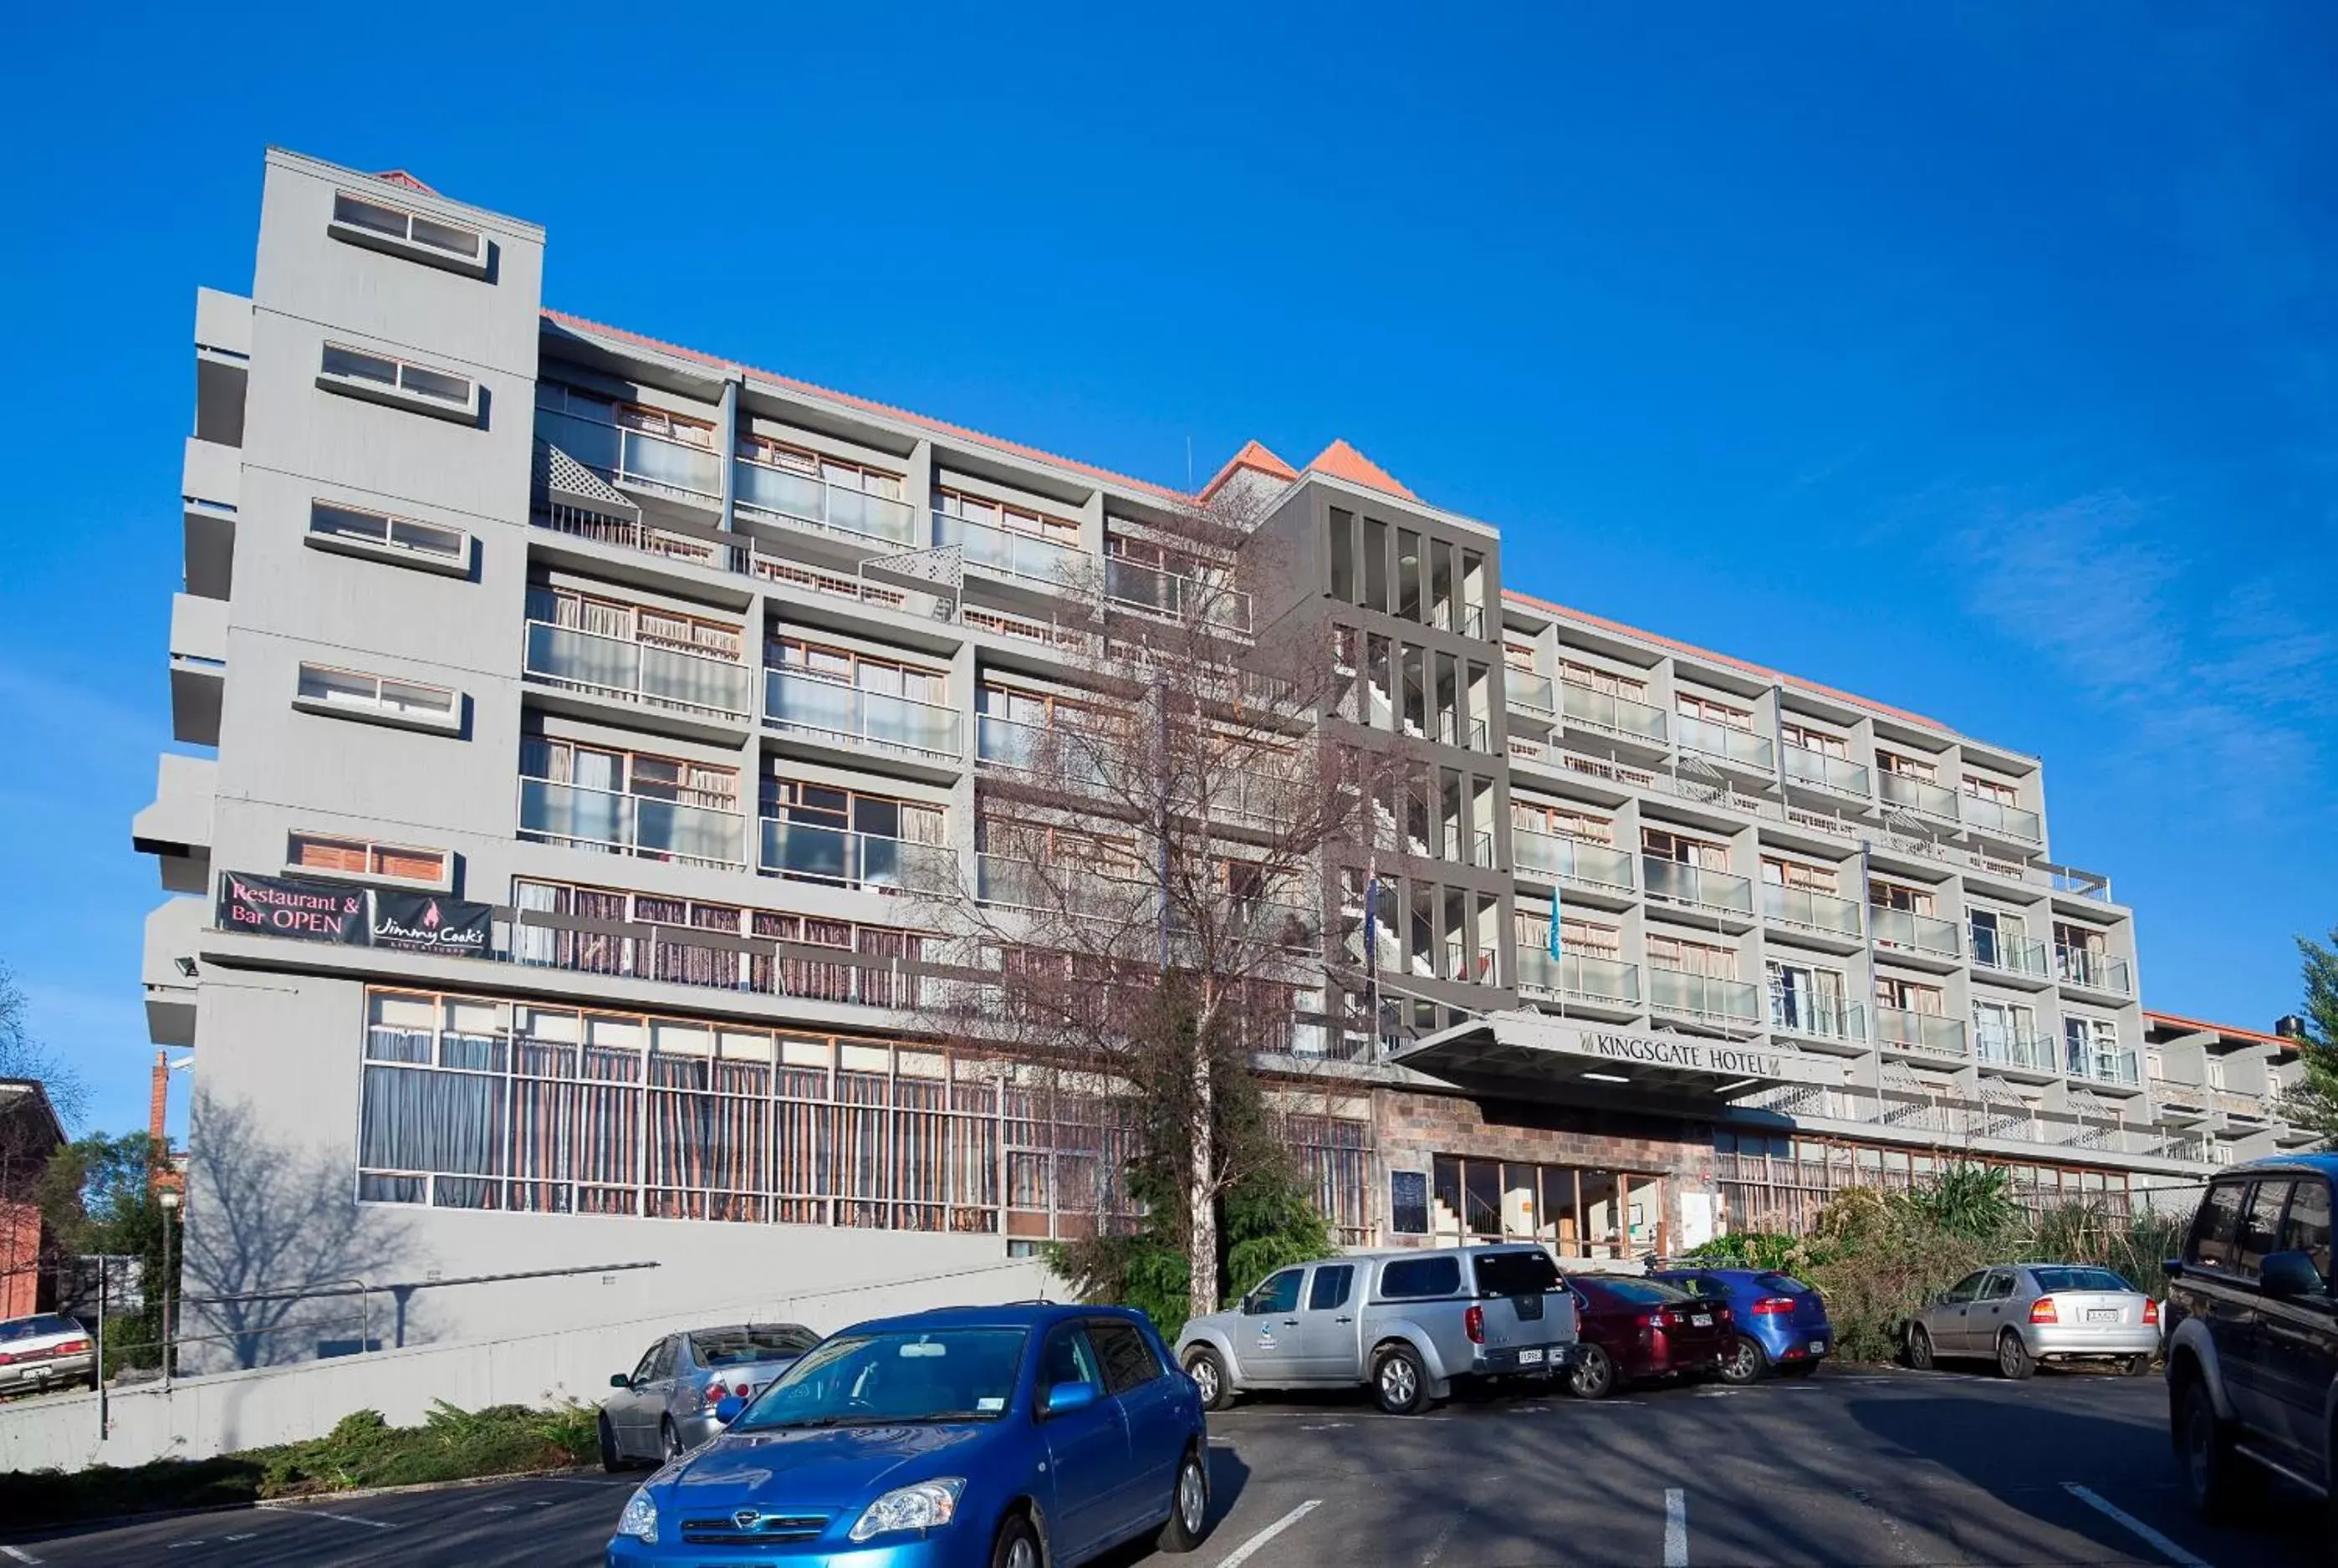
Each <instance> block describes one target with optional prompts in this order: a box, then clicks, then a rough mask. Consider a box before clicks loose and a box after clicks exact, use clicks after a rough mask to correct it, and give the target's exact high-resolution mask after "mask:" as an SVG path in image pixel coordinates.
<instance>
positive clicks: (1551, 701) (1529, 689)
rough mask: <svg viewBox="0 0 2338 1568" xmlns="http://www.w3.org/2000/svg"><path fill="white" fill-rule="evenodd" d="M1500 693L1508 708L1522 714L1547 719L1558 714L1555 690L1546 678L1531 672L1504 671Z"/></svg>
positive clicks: (1549, 679)
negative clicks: (1536, 715)
mask: <svg viewBox="0 0 2338 1568" xmlns="http://www.w3.org/2000/svg"><path fill="white" fill-rule="evenodd" d="M1502 691H1503V694H1504V696H1505V699H1506V700H1507V701H1508V703H1509V705H1510V706H1512V707H1514V708H1517V709H1518V710H1519V711H1520V712H1522V713H1530V714H1540V715H1543V716H1544V717H1545V718H1549V717H1551V716H1553V715H1556V714H1557V712H1558V695H1557V686H1556V685H1553V684H1552V681H1551V678H1550V677H1549V676H1538V675H1536V674H1535V673H1534V672H1533V671H1532V670H1504V671H1503V672H1502Z"/></svg>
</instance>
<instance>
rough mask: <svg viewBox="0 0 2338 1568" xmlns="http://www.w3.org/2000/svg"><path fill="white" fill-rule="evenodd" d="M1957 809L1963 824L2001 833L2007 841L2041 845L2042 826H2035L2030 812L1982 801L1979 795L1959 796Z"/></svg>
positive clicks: (2033, 816)
mask: <svg viewBox="0 0 2338 1568" xmlns="http://www.w3.org/2000/svg"><path fill="white" fill-rule="evenodd" d="M1957 805H1958V808H1959V812H1960V815H1961V816H1962V817H1963V820H1964V821H1965V822H1967V823H1970V824H1971V825H1972V826H1974V827H1977V828H1985V829H1987V830H1989V832H1991V833H2003V834H2004V835H2005V836H2006V837H2008V838H2015V839H2019V840H2021V841H2022V842H2023V843H2041V842H2042V841H2043V837H2044V831H2043V828H2044V824H2043V823H2040V822H2039V820H2038V814H2037V813H2036V812H2034V811H2024V810H2022V809H2021V808H2020V807H2019V806H2011V805H2005V804H2000V803H1999V802H1997V801H1993V800H1984V799H1982V798H1981V797H1980V796H1979V795H1964V796H1961V797H1960V798H1959V800H1958V802H1957Z"/></svg>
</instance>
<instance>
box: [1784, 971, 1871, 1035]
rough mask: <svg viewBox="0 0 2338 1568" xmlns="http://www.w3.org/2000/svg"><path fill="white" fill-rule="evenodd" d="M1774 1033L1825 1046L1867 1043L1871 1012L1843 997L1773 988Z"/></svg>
mask: <svg viewBox="0 0 2338 1568" xmlns="http://www.w3.org/2000/svg"><path fill="white" fill-rule="evenodd" d="M1770 1032H1771V1033H1772V1034H1786V1035H1793V1036H1795V1037H1797V1038H1799V1039H1803V1040H1817V1041H1820V1042H1821V1043H1824V1044H1835V1045H1851V1046H1857V1047H1860V1048H1862V1049H1863V1048H1864V1047H1865V1046H1866V1044H1867V1010H1866V1009H1865V1008H1863V1007H1862V1006H1861V1005H1860V1004H1859V1003H1857V1002H1855V1001H1845V1000H1844V999H1843V998H1842V997H1839V996H1820V995H1816V994H1814V993H1812V992H1811V991H1793V990H1788V989H1787V988H1786V987H1784V986H1781V985H1773V986H1772V987H1771V988H1770Z"/></svg>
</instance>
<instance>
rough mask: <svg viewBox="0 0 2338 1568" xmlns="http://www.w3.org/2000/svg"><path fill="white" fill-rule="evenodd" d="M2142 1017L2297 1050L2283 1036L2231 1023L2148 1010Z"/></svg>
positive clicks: (2288, 1039)
mask: <svg viewBox="0 0 2338 1568" xmlns="http://www.w3.org/2000/svg"><path fill="white" fill-rule="evenodd" d="M2143 1016H2144V1017H2145V1018H2146V1020H2148V1021H2151V1022H2153V1023H2165V1024H2169V1025H2172V1026H2174V1027H2175V1028H2177V1029H2196V1030H2200V1031H2204V1032H2205V1033H2208V1034H2223V1035H2229V1036H2231V1037H2232V1038H2233V1039H2235V1040H2256V1041H2258V1042H2259V1043H2261V1044H2264V1045H2283V1046H2287V1047H2288V1048H2289V1049H2290V1050H2296V1049H2297V1041H2295V1040H2292V1039H2290V1038H2289V1036H2287V1035H2285V1034H2267V1033H2265V1032H2264V1031H2263V1030H2256V1029H2243V1028H2241V1027H2240V1026H2239V1025H2238V1024H2233V1023H2210V1022H2208V1021H2205V1020H2204V1019H2197V1018H2184V1017H2181V1016H2179V1015H2178V1014H2176V1013H2172V1012H2154V1011H2151V1010H2150V1009H2149V1008H2145V1009H2144V1010H2143Z"/></svg>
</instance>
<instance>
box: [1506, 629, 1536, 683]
mask: <svg viewBox="0 0 2338 1568" xmlns="http://www.w3.org/2000/svg"><path fill="white" fill-rule="evenodd" d="M1502 663H1503V664H1504V665H1505V666H1508V667H1509V668H1511V669H1514V670H1524V671H1526V672H1527V674H1528V675H1532V674H1534V667H1535V646H1534V639H1533V638H1532V637H1521V636H1505V637H1503V638H1502Z"/></svg>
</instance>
